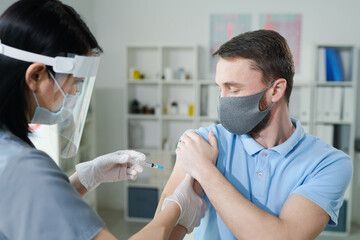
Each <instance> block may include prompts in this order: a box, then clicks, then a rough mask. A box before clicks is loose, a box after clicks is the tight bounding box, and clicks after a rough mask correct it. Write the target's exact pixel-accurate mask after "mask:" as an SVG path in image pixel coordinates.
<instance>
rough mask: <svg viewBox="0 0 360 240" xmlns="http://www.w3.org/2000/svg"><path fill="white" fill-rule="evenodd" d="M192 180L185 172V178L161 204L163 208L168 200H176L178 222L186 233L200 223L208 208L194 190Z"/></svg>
mask: <svg viewBox="0 0 360 240" xmlns="http://www.w3.org/2000/svg"><path fill="white" fill-rule="evenodd" d="M193 182H194V179H193V178H192V177H191V176H190V175H189V174H186V176H185V179H184V180H183V181H182V182H181V183H180V184H179V186H178V187H177V188H176V189H175V191H174V193H173V194H172V195H171V196H169V197H167V198H165V200H164V202H163V204H162V206H161V210H163V209H164V208H165V207H166V205H167V204H168V203H169V202H170V201H173V202H176V203H177V204H178V205H179V206H180V211H181V213H180V217H179V220H178V223H179V224H180V225H182V226H184V227H185V228H186V229H187V233H191V232H192V231H193V230H194V228H195V227H197V226H199V225H200V220H201V219H202V218H203V217H204V216H205V211H206V210H208V209H209V206H208V205H207V203H206V202H205V201H204V200H203V199H202V198H201V197H200V196H199V195H197V194H196V193H195V192H194V189H193ZM176 224H177V223H176Z"/></svg>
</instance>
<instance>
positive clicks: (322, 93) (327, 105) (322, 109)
mask: <svg viewBox="0 0 360 240" xmlns="http://www.w3.org/2000/svg"><path fill="white" fill-rule="evenodd" d="M331 98H332V92H331V87H319V88H318V89H317V98H316V100H317V101H316V120H317V121H326V122H329V121H332V115H331V112H332V101H331Z"/></svg>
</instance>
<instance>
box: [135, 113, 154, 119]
mask: <svg viewBox="0 0 360 240" xmlns="http://www.w3.org/2000/svg"><path fill="white" fill-rule="evenodd" d="M128 119H139V120H158V119H159V116H158V115H156V114H140V113H139V114H128Z"/></svg>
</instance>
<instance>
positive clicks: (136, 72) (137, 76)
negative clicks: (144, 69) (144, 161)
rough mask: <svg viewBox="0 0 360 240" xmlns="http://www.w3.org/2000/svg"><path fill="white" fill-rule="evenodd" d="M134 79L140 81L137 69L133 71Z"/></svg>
mask: <svg viewBox="0 0 360 240" xmlns="http://www.w3.org/2000/svg"><path fill="white" fill-rule="evenodd" d="M133 79H140V71H139V70H137V69H134V70H133Z"/></svg>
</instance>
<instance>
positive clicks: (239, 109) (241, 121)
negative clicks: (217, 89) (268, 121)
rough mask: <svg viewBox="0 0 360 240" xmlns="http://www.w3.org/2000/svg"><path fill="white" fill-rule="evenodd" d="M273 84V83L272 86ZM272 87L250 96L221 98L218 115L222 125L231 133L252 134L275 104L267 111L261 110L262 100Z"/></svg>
mask: <svg viewBox="0 0 360 240" xmlns="http://www.w3.org/2000/svg"><path fill="white" fill-rule="evenodd" d="M272 84H273V82H272V83H271V84H270V86H271V85H272ZM270 86H268V87H267V88H265V89H264V90H263V91H261V92H259V93H256V94H254V95H250V96H245V97H222V98H220V99H219V105H218V114H219V120H220V123H221V125H223V127H224V128H225V129H226V130H228V131H229V132H231V133H234V134H237V135H242V134H245V133H248V132H250V131H251V130H252V129H253V128H254V127H256V125H258V124H259V123H260V122H261V120H263V119H264V118H265V116H266V114H267V113H268V112H269V111H270V109H271V107H272V106H273V105H274V103H271V105H270V106H269V107H268V108H267V109H266V110H264V111H260V110H259V102H260V99H261V98H262V96H263V95H264V93H265V91H266V90H267V89H268V88H269V87H270Z"/></svg>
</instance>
